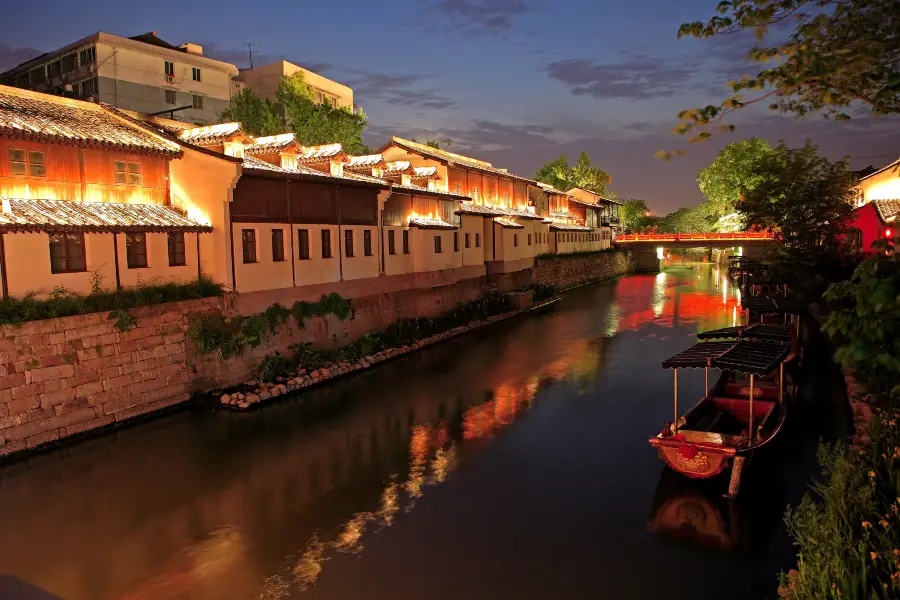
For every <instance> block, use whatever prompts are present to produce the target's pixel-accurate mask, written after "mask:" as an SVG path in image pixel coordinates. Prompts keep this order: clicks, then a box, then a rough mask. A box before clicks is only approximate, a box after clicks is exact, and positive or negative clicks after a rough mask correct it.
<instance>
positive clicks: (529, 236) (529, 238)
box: [528, 233, 531, 246]
mask: <svg viewBox="0 0 900 600" xmlns="http://www.w3.org/2000/svg"><path fill="white" fill-rule="evenodd" d="M528 245H529V246H530V245H531V234H530V233H529V234H528Z"/></svg>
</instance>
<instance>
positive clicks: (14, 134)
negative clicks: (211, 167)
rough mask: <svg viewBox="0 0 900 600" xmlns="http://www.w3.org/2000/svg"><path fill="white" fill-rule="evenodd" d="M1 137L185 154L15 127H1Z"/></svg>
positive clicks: (159, 153)
mask: <svg viewBox="0 0 900 600" xmlns="http://www.w3.org/2000/svg"><path fill="white" fill-rule="evenodd" d="M0 137H7V138H12V139H20V140H33V141H36V142H45V143H48V144H60V145H63V146H81V147H84V148H99V149H102V150H121V151H124V152H133V153H135V154H148V155H151V156H168V157H170V158H181V156H182V155H183V154H184V152H183V151H182V150H181V149H178V150H163V149H162V148H149V147H147V146H141V145H137V144H119V143H115V142H106V141H101V140H87V139H84V138H76V137H64V136H58V135H51V134H47V133H39V132H32V131H26V130H24V129H17V128H13V127H3V126H0Z"/></svg>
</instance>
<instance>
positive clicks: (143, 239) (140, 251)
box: [125, 233, 147, 269]
mask: <svg viewBox="0 0 900 600" xmlns="http://www.w3.org/2000/svg"><path fill="white" fill-rule="evenodd" d="M125 258H126V261H127V262H128V268H129V269H144V268H146V267H147V234H146V233H126V234H125Z"/></svg>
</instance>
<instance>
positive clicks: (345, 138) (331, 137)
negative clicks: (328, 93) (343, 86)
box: [275, 73, 369, 154]
mask: <svg viewBox="0 0 900 600" xmlns="http://www.w3.org/2000/svg"><path fill="white" fill-rule="evenodd" d="M275 97H276V98H277V99H278V104H279V105H281V106H282V107H283V109H284V118H285V122H286V124H287V126H288V128H289V129H290V130H291V131H293V132H294V133H295V134H296V135H297V139H298V141H299V142H300V143H301V144H307V145H318V144H332V143H341V144H343V146H344V150H345V151H346V152H349V153H351V154H360V153H365V152H368V150H369V149H368V147H366V146H365V144H363V141H362V132H363V129H365V127H366V125H367V124H368V119H367V117H366V115H365V113H364V112H363V110H362V109H361V108H358V109H352V108H346V107H342V106H338V107H335V106H331V105H330V104H328V103H325V102H316V100H315V94H314V92H313V90H312V88H311V87H310V86H309V84H307V83H306V80H305V79H304V78H303V74H302V73H296V74H294V75H292V76H290V77H282V80H281V84H280V85H279V86H278V90H277V91H276V92H275Z"/></svg>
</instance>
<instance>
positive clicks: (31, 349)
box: [0, 253, 630, 457]
mask: <svg viewBox="0 0 900 600" xmlns="http://www.w3.org/2000/svg"><path fill="white" fill-rule="evenodd" d="M628 271H630V263H629V260H628V258H627V257H625V256H624V255H623V254H621V253H602V254H595V255H583V256H575V257H571V258H558V259H553V258H551V259H540V260H538V261H537V263H536V264H535V266H534V267H531V268H529V269H525V270H523V271H519V272H515V273H506V274H501V275H497V276H493V275H491V276H485V275H481V276H479V277H472V278H468V279H462V280H459V281H457V282H455V283H453V284H448V285H438V286H435V287H428V288H414V289H405V290H392V291H387V292H383V293H379V294H374V295H369V296H360V297H355V298H352V300H351V306H352V307H353V317H352V318H351V319H349V320H347V321H343V322H342V321H338V320H337V319H336V318H335V317H333V316H328V317H314V318H309V319H307V320H306V322H305V324H304V327H302V328H301V327H299V326H298V325H297V323H296V322H295V321H294V320H293V319H289V320H288V321H287V322H286V323H284V324H282V325H281V326H280V327H279V328H278V331H277V332H276V333H275V335H272V336H270V337H269V338H267V339H266V340H265V342H264V343H263V344H261V345H260V346H259V347H257V348H253V349H250V350H248V351H247V352H245V353H244V355H243V356H240V357H235V358H232V359H230V360H228V361H226V362H222V361H220V360H218V358H217V357H215V356H203V357H198V356H194V353H193V351H192V349H191V348H190V344H189V341H188V340H187V339H186V332H187V329H188V325H189V315H190V314H191V313H204V312H218V313H220V314H236V313H238V312H246V311H244V310H242V308H243V305H253V306H256V305H259V306H262V304H261V303H260V302H262V300H263V299H260V298H258V299H256V300H254V301H253V302H248V301H247V299H246V298H242V297H241V296H226V297H223V298H207V299H203V300H191V301H186V302H178V303H171V304H163V305H159V306H151V307H143V308H136V309H131V310H129V313H130V314H131V316H132V317H134V320H135V326H134V327H133V328H131V329H129V330H128V331H120V330H119V329H118V328H117V327H116V325H115V320H110V318H109V313H105V312H104V313H94V314H89V315H78V316H72V317H63V318H59V319H47V320H43V321H31V322H27V323H24V324H22V325H20V326H15V325H3V326H0V457H2V456H5V455H9V454H13V453H16V452H20V451H23V450H29V449H34V448H37V447H39V446H42V445H45V444H47V443H50V442H54V441H56V440H60V439H63V438H67V437H70V436H73V435H78V434H81V433H84V432H87V431H90V430H93V429H97V428H101V427H105V426H108V425H113V424H116V423H121V422H123V421H126V420H128V419H131V418H134V417H137V416H140V415H144V414H147V413H152V412H155V411H158V410H161V409H164V408H166V407H169V406H173V405H176V404H179V403H181V402H185V401H187V400H188V399H189V398H190V395H191V393H192V392H196V391H208V390H211V389H214V388H222V387H228V386H231V385H235V384H237V383H240V382H242V381H245V380H246V379H248V378H249V377H250V376H251V374H252V372H253V369H254V367H255V366H256V365H257V364H258V362H259V360H260V359H261V358H262V357H263V356H265V355H266V354H270V353H272V352H276V351H279V352H282V353H287V352H289V349H288V347H289V346H290V345H292V344H297V343H307V342H308V343H312V344H314V345H317V346H325V345H330V346H343V345H346V344H349V343H352V342H353V341H355V340H356V339H357V338H359V336H361V335H363V334H364V333H368V332H372V331H378V330H382V329H385V328H386V327H387V326H389V325H390V324H391V323H394V322H395V321H397V320H399V319H405V318H414V317H421V316H435V315H438V314H441V313H443V312H445V311H448V310H450V309H452V308H453V307H454V306H456V305H457V304H460V303H465V302H469V301H471V300H474V299H476V298H478V297H480V296H481V295H483V294H485V293H489V292H494V291H512V290H514V289H518V288H519V287H521V286H522V285H527V284H530V283H550V284H553V285H556V286H557V287H559V288H561V289H565V288H568V287H572V286H575V285H580V284H583V283H587V282H590V281H596V280H600V279H605V278H607V277H612V276H614V275H618V274H621V273H625V272H628ZM492 279H493V280H492ZM264 308H265V307H264V306H262V308H260V310H263V309H264ZM250 312H257V311H250Z"/></svg>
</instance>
